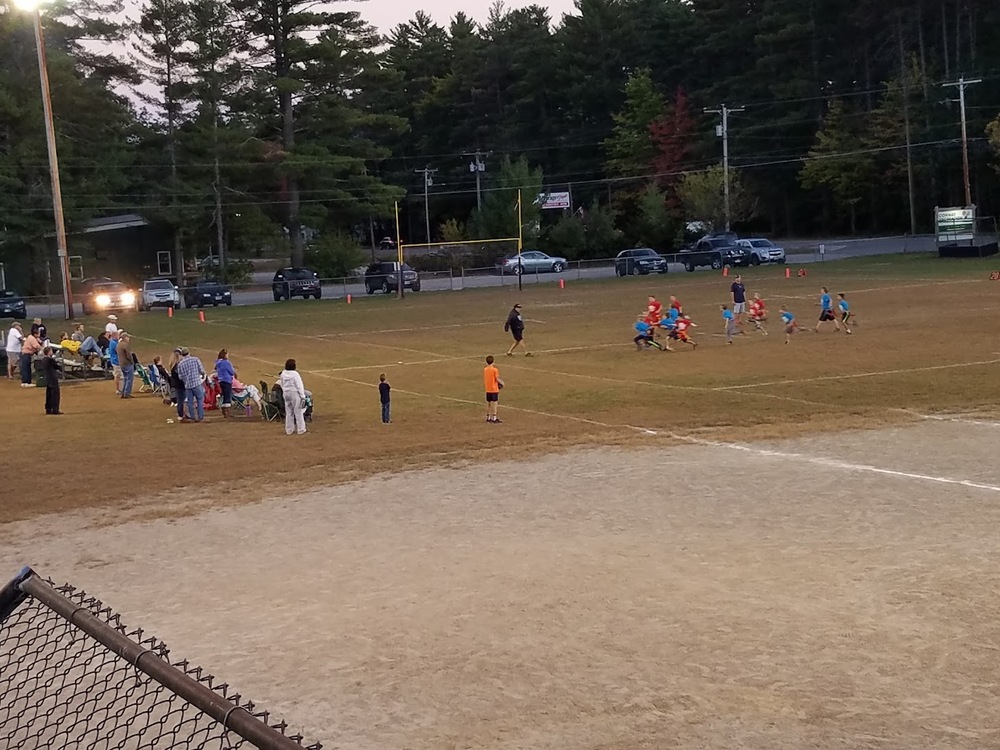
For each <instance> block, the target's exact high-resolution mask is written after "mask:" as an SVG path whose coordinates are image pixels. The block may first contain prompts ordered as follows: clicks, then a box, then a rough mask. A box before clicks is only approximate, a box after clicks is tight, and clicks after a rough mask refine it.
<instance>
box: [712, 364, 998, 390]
mask: <svg viewBox="0 0 1000 750" xmlns="http://www.w3.org/2000/svg"><path fill="white" fill-rule="evenodd" d="M998 363H1000V359H982V360H978V361H975V362H955V363H953V364H950V365H931V366H928V367H908V368H905V369H900V370H876V371H874V372H856V373H848V374H844V375H823V376H820V377H815V378H801V379H799V380H771V381H768V382H765V383H745V384H743V385H726V386H720V387H717V388H713V389H712V390H713V391H717V392H722V391H742V390H747V389H749V388H769V387H771V386H776V385H799V384H801V383H821V382H828V381H831V380H854V379H856V378H877V377H883V376H885V375H905V374H907V373H911V372H931V371H934V370H954V369H959V368H962V367H981V366H985V365H995V364H998Z"/></svg>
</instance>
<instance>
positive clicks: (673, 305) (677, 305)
mask: <svg viewBox="0 0 1000 750" xmlns="http://www.w3.org/2000/svg"><path fill="white" fill-rule="evenodd" d="M674 310H676V311H677V315H675V316H674V317H678V316H679V315H682V314H683V313H684V308H683V307H681V301H680V300H679V299H677V298H676V297H675V296H674V295H672V294H671V295H670V311H671V313H672V312H673V311H674Z"/></svg>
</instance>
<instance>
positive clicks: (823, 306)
mask: <svg viewBox="0 0 1000 750" xmlns="http://www.w3.org/2000/svg"><path fill="white" fill-rule="evenodd" d="M820 291H821V294H820V296H819V307H820V311H819V322H818V323H817V324H816V333H819V327H820V326H821V325H823V324H824V323H828V322H833V324H834V325H835V326H836V327H837V331H838V333H839V332H840V323H839V322H838V321H837V316H836V315H834V314H833V297H831V296H830V290H829V289H827V288H826V287H825V286H824V287H822V288H821V290H820Z"/></svg>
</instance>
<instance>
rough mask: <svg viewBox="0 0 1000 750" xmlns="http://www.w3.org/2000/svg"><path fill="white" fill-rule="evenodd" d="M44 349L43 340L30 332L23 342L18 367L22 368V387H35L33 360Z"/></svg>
mask: <svg viewBox="0 0 1000 750" xmlns="http://www.w3.org/2000/svg"><path fill="white" fill-rule="evenodd" d="M40 351H42V342H41V341H39V340H38V337H37V336H36V335H35V334H34V333H29V334H28V335H27V336H26V337H25V339H24V342H23V343H22V344H21V359H20V363H19V364H18V368H19V369H20V370H21V387H22V388H34V387H35V384H34V383H32V382H31V360H32V358H34V356H35V355H36V354H38V353H39V352H40Z"/></svg>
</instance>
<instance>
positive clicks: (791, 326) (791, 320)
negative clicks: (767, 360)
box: [778, 307, 799, 344]
mask: <svg viewBox="0 0 1000 750" xmlns="http://www.w3.org/2000/svg"><path fill="white" fill-rule="evenodd" d="M778 312H779V313H781V322H782V323H783V324H784V326H785V343H786V344H787V343H789V342H790V341H791V340H792V334H793V333H795V332H796V331H797V330H799V324H798V323H796V322H795V315H794V314H793V313H792V312H791V311H790V310H787V309H786V308H784V307H781V308H779V310H778Z"/></svg>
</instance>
